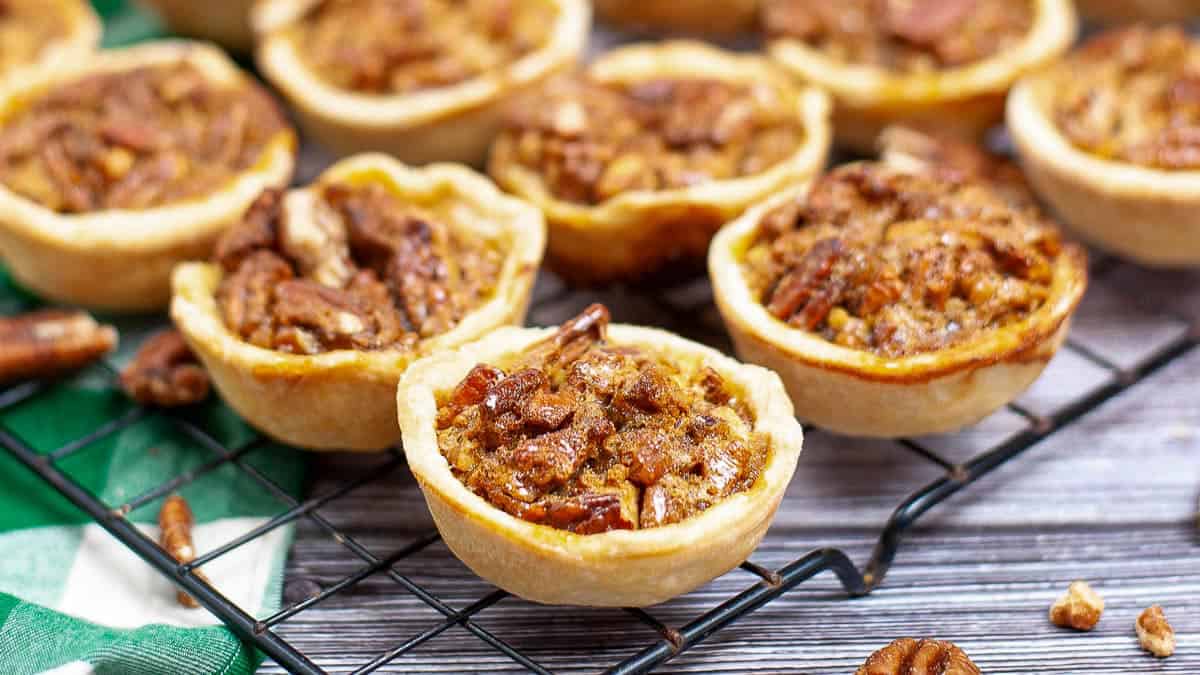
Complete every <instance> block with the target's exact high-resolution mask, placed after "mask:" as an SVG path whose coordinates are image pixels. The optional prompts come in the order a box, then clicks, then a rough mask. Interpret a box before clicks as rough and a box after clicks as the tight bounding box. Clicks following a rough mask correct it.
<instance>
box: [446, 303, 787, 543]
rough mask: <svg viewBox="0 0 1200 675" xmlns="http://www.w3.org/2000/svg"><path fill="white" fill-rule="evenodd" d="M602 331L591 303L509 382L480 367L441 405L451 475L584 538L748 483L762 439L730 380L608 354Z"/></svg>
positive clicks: (669, 514)
mask: <svg viewBox="0 0 1200 675" xmlns="http://www.w3.org/2000/svg"><path fill="white" fill-rule="evenodd" d="M607 322H608V310H607V309H605V308H604V307H603V306H600V305H593V306H592V307H589V308H588V309H587V310H585V311H584V312H583V313H582V314H580V315H579V316H577V317H575V318H573V319H571V320H569V321H567V322H565V323H564V324H563V325H562V326H561V327H560V328H559V330H558V331H556V332H555V333H554V334H553V335H552V336H550V337H549V338H547V339H545V340H543V341H541V342H539V343H537V344H534V345H532V346H531V347H529V348H528V349H526V350H525V351H523V352H522V353H520V354H516V355H513V356H512V357H511V361H510V363H509V364H508V369H509V372H508V373H506V372H505V371H504V370H502V369H500V368H498V367H496V366H491V365H479V366H477V367H475V368H474V369H472V370H471V371H470V372H469V373H468V374H467V376H466V377H465V378H464V379H463V381H462V382H460V383H459V384H458V385H457V386H456V387H455V388H454V389H453V390H452V391H450V392H448V393H447V394H445V395H443V396H442V397H440V398H439V410H438V438H439V446H440V447H441V450H442V452H443V454H444V455H445V456H446V459H447V461H448V462H449V463H450V466H451V467H452V469H453V470H454V472H455V475H456V476H457V477H458V478H459V479H460V480H462V481H463V483H464V484H465V485H466V486H467V487H468V488H470V489H471V490H473V491H474V492H476V493H477V494H479V495H481V496H483V497H484V498H486V499H487V500H488V501H489V502H491V503H492V504H493V505H495V506H496V507H498V508H500V509H503V510H504V511H506V512H508V513H509V514H511V515H513V516H516V517H518V518H522V519H524V520H528V521H530V522H535V523H542V524H546V525H549V526H552V527H557V528H559V529H564V530H568V531H571V532H575V533H577V534H594V533H599V532H605V531H608V530H613V529H634V528H638V527H654V526H658V525H665V524H669V523H674V522H678V521H680V520H683V519H685V518H688V517H690V516H692V515H695V514H696V513H699V512H702V511H704V510H705V509H707V508H709V507H710V506H712V505H713V504H714V503H716V502H717V501H719V500H720V499H723V498H724V497H727V496H728V495H730V494H733V493H734V492H738V491H741V490H746V489H748V488H749V487H750V486H751V485H753V484H754V482H755V481H756V480H757V479H758V474H759V471H760V470H761V468H762V466H763V464H764V462H765V457H766V445H765V440H764V439H762V438H760V437H759V436H757V435H756V434H754V433H752V432H751V431H750V426H751V424H752V419H751V418H752V416H751V415H750V414H749V413H748V412H746V411H745V410H741V409H735V407H733V406H734V405H735V402H736V401H737V400H738V398H739V397H738V396H736V395H735V393H734V392H733V391H731V389H730V387H729V385H728V383H726V381H725V380H724V378H722V377H721V376H720V375H719V374H718V373H717V372H716V371H715V370H713V369H712V368H709V367H705V366H703V364H699V365H696V364H688V366H687V367H685V368H682V369H681V368H680V367H678V366H677V365H676V364H672V363H669V362H666V361H664V360H662V359H661V358H658V357H654V356H651V355H647V354H643V353H641V352H640V351H639V350H636V349H633V348H628V347H610V346H607V345H606V344H605V327H606V325H607ZM564 355H569V358H564ZM509 373H511V374H509ZM697 420H703V422H702V423H700V424H697Z"/></svg>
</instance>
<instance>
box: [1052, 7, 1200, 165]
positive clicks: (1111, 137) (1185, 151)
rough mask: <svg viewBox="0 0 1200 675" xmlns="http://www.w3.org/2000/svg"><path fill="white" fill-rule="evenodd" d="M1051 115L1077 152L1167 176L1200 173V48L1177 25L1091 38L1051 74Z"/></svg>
mask: <svg viewBox="0 0 1200 675" xmlns="http://www.w3.org/2000/svg"><path fill="white" fill-rule="evenodd" d="M1054 87H1055V89H1054V101H1053V109H1052V110H1053V116H1054V121H1055V123H1056V124H1057V125H1058V128H1059V130H1061V131H1062V133H1063V134H1064V135H1066V137H1067V138H1068V139H1069V140H1070V141H1071V142H1072V143H1074V144H1075V145H1076V146H1078V147H1079V148H1080V149H1082V150H1085V151H1087V152H1090V153H1093V154H1096V155H1099V156H1101V157H1105V158H1111V159H1118V160H1121V161H1125V162H1132V163H1134V164H1141V165H1144V166H1149V167H1157V168H1162V169H1198V168H1200V42H1197V41H1196V40H1194V39H1192V38H1190V37H1189V36H1188V35H1187V33H1185V32H1184V30H1183V29H1182V28H1180V27H1178V26H1168V27H1163V28H1158V29H1152V28H1147V27H1145V26H1133V27H1130V28H1124V29H1117V30H1114V31H1110V32H1108V33H1105V34H1102V35H1100V36H1097V37H1096V38H1093V39H1092V40H1091V41H1090V42H1089V43H1088V44H1087V45H1085V46H1084V47H1083V48H1081V49H1080V50H1079V51H1078V52H1076V53H1075V54H1072V55H1071V56H1069V57H1067V59H1066V60H1064V61H1063V62H1062V63H1061V64H1059V65H1058V66H1057V67H1056V70H1055V71H1054Z"/></svg>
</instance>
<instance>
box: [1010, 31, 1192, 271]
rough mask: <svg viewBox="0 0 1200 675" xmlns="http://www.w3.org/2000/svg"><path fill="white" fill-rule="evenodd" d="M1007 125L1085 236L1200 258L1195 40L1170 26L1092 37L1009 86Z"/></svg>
mask: <svg viewBox="0 0 1200 675" xmlns="http://www.w3.org/2000/svg"><path fill="white" fill-rule="evenodd" d="M1009 124H1010V127H1011V129H1012V134H1013V138H1014V140H1015V141H1016V143H1017V146H1018V148H1019V149H1020V151H1021V154H1022V158H1023V159H1024V161H1025V164H1026V167H1027V170H1028V171H1029V174H1030V180H1031V183H1032V184H1033V186H1034V187H1035V189H1036V190H1037V191H1038V193H1039V194H1040V195H1041V196H1042V197H1043V198H1044V199H1045V200H1046V201H1047V202H1048V203H1049V204H1050V205H1051V206H1053V207H1054V208H1055V209H1056V210H1057V212H1058V213H1059V214H1060V215H1061V216H1062V218H1063V219H1064V220H1065V221H1066V222H1067V223H1068V224H1069V225H1071V226H1072V227H1073V228H1075V229H1077V230H1078V231H1079V232H1080V233H1081V234H1083V235H1084V236H1085V237H1087V238H1088V239H1091V240H1093V241H1095V242H1096V243H1097V244H1099V245H1100V246H1103V247H1104V248H1107V249H1110V250H1112V251H1114V252H1117V253H1120V254H1123V255H1127V256H1130V257H1132V258H1134V259H1136V260H1138V261H1140V262H1144V263H1149V264H1162V265H1178V264H1198V263H1200V209H1198V208H1197V206H1200V41H1197V40H1196V39H1195V38H1193V37H1191V36H1190V35H1188V33H1187V32H1186V31H1185V30H1184V29H1183V28H1182V27H1179V26H1164V27H1160V28H1150V27H1147V26H1143V25H1135V26H1128V27H1124V28H1118V29H1114V30H1111V31H1109V32H1106V33H1102V34H1100V35H1097V36H1096V37H1094V38H1092V39H1091V40H1089V41H1088V42H1087V43H1085V44H1084V45H1083V46H1082V47H1080V48H1079V49H1078V50H1077V51H1075V52H1074V53H1072V54H1071V55H1069V56H1068V57H1067V58H1065V59H1063V61H1061V62H1060V63H1058V64H1056V65H1055V66H1054V67H1053V68H1050V69H1047V70H1045V71H1043V72H1040V73H1037V74H1035V75H1031V76H1030V77H1028V78H1026V79H1025V80H1023V81H1022V83H1021V84H1020V85H1019V86H1018V87H1017V88H1016V89H1014V91H1013V95H1012V97H1011V98H1010V101H1009Z"/></svg>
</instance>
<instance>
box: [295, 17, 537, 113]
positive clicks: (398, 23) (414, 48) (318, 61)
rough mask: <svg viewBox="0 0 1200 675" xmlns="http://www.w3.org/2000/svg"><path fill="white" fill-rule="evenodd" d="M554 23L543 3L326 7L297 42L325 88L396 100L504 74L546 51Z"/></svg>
mask: <svg viewBox="0 0 1200 675" xmlns="http://www.w3.org/2000/svg"><path fill="white" fill-rule="evenodd" d="M554 20H555V13H554V10H553V8H552V6H551V5H550V4H549V3H547V2H545V1H544V0H323V1H322V2H319V3H317V4H316V5H315V6H314V7H313V8H312V9H311V10H310V11H309V12H308V14H307V15H305V17H304V18H303V19H302V20H301V21H300V22H299V23H298V24H297V25H296V26H295V27H294V28H293V29H292V39H294V40H295V43H296V44H297V45H298V46H300V47H301V49H300V50H299V52H300V54H301V56H302V58H304V59H305V60H306V61H307V62H308V65H309V66H310V67H312V68H313V69H314V70H315V71H316V72H317V73H318V74H319V75H320V76H321V77H322V78H323V79H325V80H326V81H327V82H329V83H331V84H333V85H335V86H337V87H339V88H341V89H348V90H352V91H358V92H364V93H370V94H398V93H405V92H412V91H418V90H422V89H432V88H436V87H446V86H450V85H453V84H458V83H459V82H463V81H465V80H468V79H471V78H473V77H477V76H479V75H482V74H484V73H487V72H489V71H493V70H495V69H497V68H501V67H503V66H506V65H508V64H510V63H512V62H514V61H516V60H517V59H519V58H521V57H523V56H525V55H526V54H529V53H530V52H532V51H534V50H536V49H538V48H539V47H540V46H541V45H542V44H544V43H545V42H546V40H547V39H548V38H549V31H550V29H551V26H553V24H554Z"/></svg>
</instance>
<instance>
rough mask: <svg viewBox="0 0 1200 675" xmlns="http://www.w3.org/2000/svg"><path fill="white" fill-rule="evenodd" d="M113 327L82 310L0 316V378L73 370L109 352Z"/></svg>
mask: <svg viewBox="0 0 1200 675" xmlns="http://www.w3.org/2000/svg"><path fill="white" fill-rule="evenodd" d="M116 346H117V330H116V329H115V328H113V327H112V326H106V325H101V324H99V323H97V322H96V320H95V319H93V318H92V317H91V316H89V315H88V314H87V313H86V312H78V311H68V310H62V309H45V310H40V311H36V312H30V313H28V314H21V315H18V316H10V317H2V318H0V382H7V381H11V380H16V379H21V378H27V377H46V376H49V375H55V374H58V373H62V372H66V371H70V370H76V369H79V368H82V367H84V366H86V365H88V364H89V363H91V362H93V361H95V360H97V359H99V358H100V357H102V356H104V355H105V354H107V353H109V352H111V351H112V350H113V348H114V347H116Z"/></svg>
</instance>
